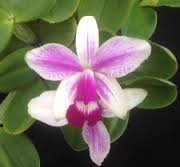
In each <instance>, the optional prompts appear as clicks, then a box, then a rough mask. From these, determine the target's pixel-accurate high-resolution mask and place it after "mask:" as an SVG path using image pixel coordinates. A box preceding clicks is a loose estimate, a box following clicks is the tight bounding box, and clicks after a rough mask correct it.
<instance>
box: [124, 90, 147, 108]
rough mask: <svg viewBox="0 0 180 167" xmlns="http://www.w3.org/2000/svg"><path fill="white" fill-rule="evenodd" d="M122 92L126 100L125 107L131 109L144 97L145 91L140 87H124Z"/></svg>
mask: <svg viewBox="0 0 180 167" xmlns="http://www.w3.org/2000/svg"><path fill="white" fill-rule="evenodd" d="M123 94H124V96H125V99H126V101H127V108H128V110H131V109H132V108H134V107H136V106H137V105H138V104H140V103H141V102H142V101H143V100H144V99H145V98H146V96H147V91H146V90H144V89H141V88H126V89H123Z"/></svg>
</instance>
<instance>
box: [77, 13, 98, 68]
mask: <svg viewBox="0 0 180 167" xmlns="http://www.w3.org/2000/svg"><path fill="white" fill-rule="evenodd" d="M98 47H99V33H98V26H97V23H96V20H95V18H94V17H93V16H85V17H83V18H82V19H81V20H80V22H79V24H78V27H77V33H76V51H77V55H78V57H79V59H80V62H81V63H82V65H84V66H90V65H91V62H92V60H93V58H94V56H95V54H96V51H97V49H98Z"/></svg>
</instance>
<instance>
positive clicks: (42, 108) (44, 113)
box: [28, 91, 67, 126]
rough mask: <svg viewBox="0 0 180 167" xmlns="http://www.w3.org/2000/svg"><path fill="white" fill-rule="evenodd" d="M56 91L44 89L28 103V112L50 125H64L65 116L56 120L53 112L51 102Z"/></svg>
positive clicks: (65, 121) (65, 122)
mask: <svg viewBox="0 0 180 167" xmlns="http://www.w3.org/2000/svg"><path fill="white" fill-rule="evenodd" d="M55 94H56V91H46V92H44V93H42V94H41V95H40V96H39V97H36V98H33V99H32V100H31V101H30V102H29V103H28V113H29V114H30V115H31V117H32V118H34V119H37V120H39V121H41V122H44V123H46V124H48V125H51V126H64V125H66V124H67V120H66V118H65V117H64V118H62V119H61V120H56V119H55V118H54V114H53V102H54V98H55Z"/></svg>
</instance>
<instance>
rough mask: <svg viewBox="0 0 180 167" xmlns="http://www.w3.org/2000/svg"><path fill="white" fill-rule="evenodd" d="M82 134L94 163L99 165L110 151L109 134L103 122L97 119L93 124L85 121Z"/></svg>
mask: <svg viewBox="0 0 180 167" xmlns="http://www.w3.org/2000/svg"><path fill="white" fill-rule="evenodd" d="M82 135H83V138H84V141H85V142H86V143H87V144H88V146H89V152H90V157H91V159H92V161H93V162H94V163H95V164H96V165H98V166H101V164H102V162H103V161H104V159H105V158H106V156H107V155H108V153H109V151H110V136H109V133H108V131H107V129H106V127H105V126H104V124H103V122H102V121H98V122H97V123H96V124H94V125H93V126H89V125H88V124H87V123H85V124H84V126H83V131H82Z"/></svg>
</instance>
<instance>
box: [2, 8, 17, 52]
mask: <svg viewBox="0 0 180 167" xmlns="http://www.w3.org/2000/svg"><path fill="white" fill-rule="evenodd" d="M13 25H14V20H13V19H11V18H10V16H9V15H8V13H6V12H5V11H4V10H2V9H0V37H1V38H0V52H1V51H2V50H3V49H4V48H5V47H6V45H7V44H8V42H9V40H10V37H11V35H12V31H13Z"/></svg>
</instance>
